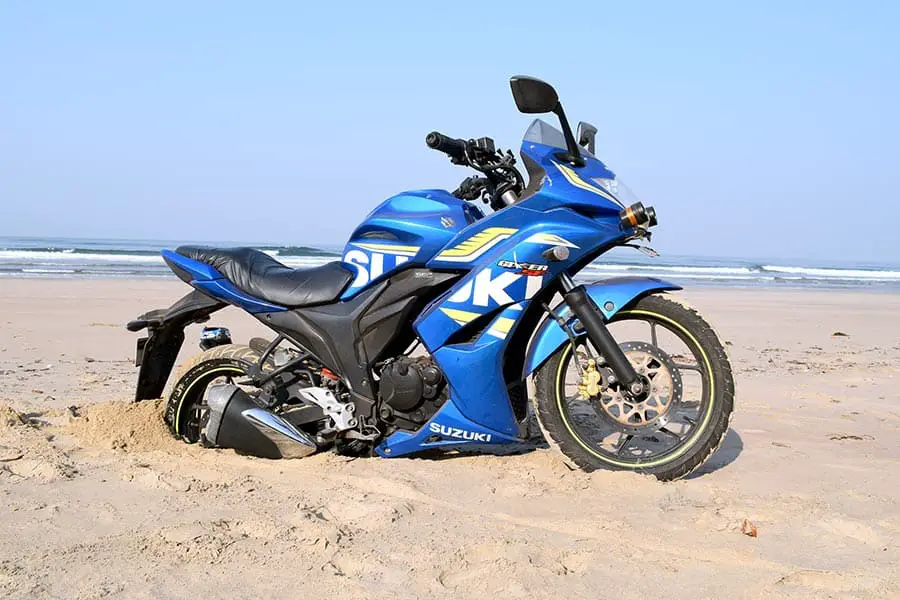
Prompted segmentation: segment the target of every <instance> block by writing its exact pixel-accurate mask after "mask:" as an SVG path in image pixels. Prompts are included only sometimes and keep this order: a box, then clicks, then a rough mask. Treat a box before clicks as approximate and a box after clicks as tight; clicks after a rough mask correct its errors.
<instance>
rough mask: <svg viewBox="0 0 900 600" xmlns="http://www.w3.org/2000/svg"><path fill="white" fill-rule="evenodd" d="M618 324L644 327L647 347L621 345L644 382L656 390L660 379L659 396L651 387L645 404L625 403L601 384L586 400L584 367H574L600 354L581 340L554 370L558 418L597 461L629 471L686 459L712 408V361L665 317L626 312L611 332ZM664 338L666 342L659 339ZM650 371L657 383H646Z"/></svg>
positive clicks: (636, 343) (612, 389)
mask: <svg viewBox="0 0 900 600" xmlns="http://www.w3.org/2000/svg"><path fill="white" fill-rule="evenodd" d="M622 322H628V323H630V324H640V323H644V325H643V327H645V328H646V333H648V334H649V338H650V339H649V340H647V341H631V339H630V338H625V339H629V341H628V342H625V343H622V344H620V346H621V347H622V348H623V350H624V351H625V354H626V356H628V357H629V359H630V360H631V361H632V364H634V365H635V367H636V370H637V371H638V374H639V375H642V376H644V377H645V380H646V381H648V382H650V383H651V384H656V380H657V378H659V377H661V379H658V386H657V389H656V390H653V389H652V387H651V393H650V396H648V398H647V399H646V400H645V401H644V402H642V403H634V402H629V401H628V400H627V397H625V396H623V395H622V394H621V393H618V392H617V390H616V389H615V385H609V384H608V383H607V378H606V377H605V376H604V377H603V378H602V379H603V381H602V388H603V389H602V391H601V392H600V393H598V394H596V395H590V397H589V398H588V399H586V398H585V389H586V388H590V386H585V385H583V381H584V380H585V379H584V373H583V370H584V364H582V363H580V362H579V365H576V364H575V361H580V360H582V357H583V355H584V352H585V349H587V351H589V352H592V353H593V355H594V356H596V355H597V353H596V352H594V351H592V350H591V348H590V346H588V344H587V342H586V340H584V338H582V339H581V340H579V341H578V343H577V345H576V346H575V352H574V353H573V346H572V345H571V344H570V345H569V346H567V347H566V349H565V350H564V353H563V356H562V358H561V360H560V363H559V369H558V371H557V376H556V381H557V385H556V389H557V406H558V409H559V414H560V416H561V417H562V420H563V423H564V424H565V426H566V428H567V429H568V430H569V433H571V434H572V436H573V437H574V438H575V441H576V442H577V443H578V444H579V445H581V446H582V447H583V448H584V449H585V450H587V451H588V452H589V453H591V454H592V455H594V456H595V457H597V458H598V459H600V460H601V461H603V462H606V463H608V464H611V465H614V466H618V467H622V468H631V469H634V468H649V467H654V466H659V465H662V464H665V463H667V462H670V461H672V460H675V459H676V458H678V457H679V456H681V455H682V454H684V452H686V451H687V450H688V449H690V448H691V447H692V446H694V445H695V443H696V442H697V441H698V439H699V438H700V436H701V435H702V434H703V432H704V431H705V430H706V427H707V425H708V423H709V418H710V415H711V414H712V407H713V403H714V402H715V386H714V379H713V374H712V365H711V361H710V360H709V357H708V356H707V354H706V352H705V351H704V350H703V348H702V346H701V345H700V343H699V342H698V341H697V339H696V338H695V337H694V336H693V335H692V334H691V333H690V332H689V331H688V330H687V329H685V328H684V326H683V325H681V324H680V323H678V322H676V321H674V320H673V319H671V318H669V317H667V316H665V315H660V314H658V313H655V312H652V311H646V310H634V311H623V312H621V313H619V314H618V315H616V318H615V319H614V320H613V322H612V323H611V327H612V325H613V324H614V323H622ZM662 331H665V332H666V334H667V335H666V336H661V335H660V334H661V332H662ZM614 335H615V336H616V339H623V338H621V337H619V336H618V335H616V334H614ZM662 337H666V338H667V339H674V340H677V341H680V342H681V344H682V345H681V348H680V349H675V350H674V351H672V350H670V351H666V349H665V348H663V347H662V346H664V343H663V340H662V339H661V338H662ZM635 363H637V364H635ZM579 366H581V367H582V369H581V370H579V368H578V367H579ZM598 368H600V367H598ZM606 370H607V371H608V367H607V368H606ZM642 370H643V371H644V373H643V374H642V373H641V371H642ZM648 371H652V372H653V373H654V375H653V376H652V377H647V372H648ZM688 373H689V374H690V375H691V377H689V378H687V379H691V380H692V381H691V382H690V385H685V384H684V382H683V380H684V379H686V377H685V375H686V374H688ZM579 383H582V385H581V386H580V387H579ZM591 391H597V390H596V388H593V389H591Z"/></svg>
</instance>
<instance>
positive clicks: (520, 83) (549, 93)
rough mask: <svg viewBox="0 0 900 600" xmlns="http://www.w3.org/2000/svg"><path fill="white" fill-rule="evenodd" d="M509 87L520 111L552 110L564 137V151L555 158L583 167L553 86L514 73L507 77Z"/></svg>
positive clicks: (542, 111)
mask: <svg viewBox="0 0 900 600" xmlns="http://www.w3.org/2000/svg"><path fill="white" fill-rule="evenodd" d="M509 87H510V89H512V95H513V98H514V99H515V101H516V106H517V107H518V109H519V111H520V112H523V113H526V114H534V113H548V112H552V113H553V114H555V115H556V116H557V117H559V125H560V127H562V130H563V135H564V136H565V137H566V151H565V152H559V153H557V154H556V158H558V159H559V160H562V161H565V162H567V163H570V164H572V165H574V166H576V167H583V166H584V159H583V158H582V157H581V150H580V149H579V146H578V144H576V143H575V136H574V135H572V128H571V127H570V126H569V121H568V119H566V113H565V111H563V107H562V104H560V102H559V96H558V95H557V93H556V90H554V89H553V86H552V85H550V84H549V83H547V82H545V81H541V80H540V79H535V78H534V77H527V76H525V75H515V76H513V77H510V78H509Z"/></svg>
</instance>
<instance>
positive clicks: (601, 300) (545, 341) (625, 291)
mask: <svg viewBox="0 0 900 600" xmlns="http://www.w3.org/2000/svg"><path fill="white" fill-rule="evenodd" d="M585 288H586V290H587V293H588V296H590V297H591V299H592V300H593V301H594V303H595V304H596V305H597V306H598V307H599V308H600V311H601V312H602V313H603V317H604V319H605V320H606V321H609V320H610V319H612V318H613V315H615V314H616V313H617V312H619V311H620V310H622V309H623V308H625V307H626V306H628V305H629V304H631V303H633V302H634V301H635V300H637V299H639V298H641V297H642V296H646V295H647V294H652V293H655V292H664V291H670V290H680V289H681V286H678V285H675V284H674V283H669V282H668V281H663V280H661V279H656V278H653V277H616V278H613V279H606V280H603V281H598V282H595V283H589V284H586V285H585ZM556 314H557V316H559V317H560V318H561V319H562V320H563V321H565V322H566V324H567V326H568V328H569V331H570V332H571V333H572V334H573V335H574V336H575V337H581V336H584V335H586V333H585V332H584V331H581V332H575V330H574V325H575V324H576V323H577V322H578V320H577V319H576V318H575V317H573V316H572V311H571V309H570V308H569V307H568V306H567V305H565V304H560V305H559V306H557V310H556ZM568 341H569V336H568V334H567V333H566V332H565V331H564V330H563V328H562V327H560V326H559V323H557V321H556V320H555V319H552V318H547V319H545V320H544V322H543V323H542V324H541V326H540V327H539V328H538V330H537V332H536V333H535V334H534V336H533V337H532V338H531V344H529V347H528V353H527V354H526V355H525V366H524V372H523V374H522V375H523V378H525V377H528V376H529V375H531V374H532V373H533V372H534V371H536V370H537V369H538V368H539V367H540V366H541V365H542V364H544V363H545V362H546V361H547V359H548V358H550V357H551V356H552V355H553V354H554V353H555V352H556V351H557V350H558V349H559V348H560V347H562V345H563V344H565V343H567V342H568Z"/></svg>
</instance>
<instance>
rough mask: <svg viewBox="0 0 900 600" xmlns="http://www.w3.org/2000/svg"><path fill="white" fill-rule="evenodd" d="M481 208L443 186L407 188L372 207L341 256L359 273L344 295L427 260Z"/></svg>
mask: <svg viewBox="0 0 900 600" xmlns="http://www.w3.org/2000/svg"><path fill="white" fill-rule="evenodd" d="M482 217H483V214H482V213H481V211H480V210H479V209H478V208H476V207H475V206H472V205H471V204H469V203H467V202H464V201H463V200H460V199H459V198H456V197H455V196H453V195H451V194H449V193H448V192H446V191H444V190H419V191H413V192H405V193H403V194H399V195H397V196H394V197H393V198H388V199H387V200H385V201H384V202H382V203H381V205H379V206H378V208H376V209H375V210H373V211H372V212H371V213H369V215H368V216H367V217H366V219H365V220H364V221H363V222H362V224H361V225H360V226H359V227H357V228H356V230H355V231H354V232H353V234H352V235H351V236H350V241H349V242H347V245H346V246H345V247H344V252H343V255H342V259H341V260H342V262H343V264H344V266H345V267H347V268H348V269H350V270H351V271H353V272H354V273H355V274H356V277H355V278H354V279H353V281H352V282H351V283H350V286H349V287H348V288H347V289H346V290H344V293H343V294H342V295H341V299H342V300H347V299H349V298H352V297H353V296H355V295H356V294H358V293H359V292H361V291H362V290H364V289H366V288H367V287H368V286H369V285H370V284H372V283H374V282H377V281H380V280H382V279H384V278H385V277H387V276H389V275H390V274H391V273H393V272H394V271H396V270H398V269H401V268H406V267H409V266H413V265H416V266H423V265H425V263H427V262H428V260H429V259H430V258H431V257H432V256H434V254H435V253H436V252H437V251H438V250H440V249H441V248H442V247H443V246H444V245H445V244H446V243H447V242H449V241H450V240H451V239H452V238H453V237H454V236H455V235H456V234H457V233H458V232H460V231H462V230H464V229H465V228H466V227H467V226H468V225H469V224H470V223H474V222H475V221H477V220H478V219H481V218H482Z"/></svg>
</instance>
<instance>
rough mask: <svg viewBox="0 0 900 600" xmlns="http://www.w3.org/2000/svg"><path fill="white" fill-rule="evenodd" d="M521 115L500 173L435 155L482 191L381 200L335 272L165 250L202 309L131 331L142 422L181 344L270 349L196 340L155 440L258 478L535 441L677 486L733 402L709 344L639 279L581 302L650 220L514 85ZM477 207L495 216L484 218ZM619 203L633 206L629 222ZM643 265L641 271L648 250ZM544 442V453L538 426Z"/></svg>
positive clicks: (189, 249) (497, 166)
mask: <svg viewBox="0 0 900 600" xmlns="http://www.w3.org/2000/svg"><path fill="white" fill-rule="evenodd" d="M510 86H511V88H512V94H513V97H514V99H515V102H516V105H517V107H518V109H519V110H520V111H521V112H523V113H553V114H555V115H556V117H557V118H558V121H559V125H560V128H559V129H557V128H555V127H553V126H551V125H549V124H548V123H546V122H544V121H542V120H539V119H538V120H535V121H534V122H533V124H532V125H531V126H530V127H529V129H528V131H527V133H526V135H525V138H524V141H523V143H522V147H521V157H522V161H523V163H524V166H525V170H526V172H527V175H528V178H529V180H528V183H527V184H526V182H525V181H524V178H523V176H522V174H521V173H520V172H519V171H518V170H517V168H516V167H515V164H516V160H515V158H514V156H513V154H512V152H510V151H507V152H505V153H504V152H501V151H499V150H497V149H496V148H495V145H494V142H493V140H491V139H490V138H487V137H483V138H479V139H469V140H463V139H452V138H449V137H447V136H444V135H442V134H439V133H437V132H433V133H430V134H428V136H427V137H426V144H427V145H428V146H429V147H430V148H433V149H435V150H438V151H440V152H443V153H444V154H446V155H447V156H449V158H450V161H451V162H452V163H454V164H456V165H460V166H465V167H470V168H472V169H474V170H475V171H477V172H478V175H476V176H472V177H469V178H467V179H466V180H465V181H463V182H462V184H461V185H460V186H459V189H457V190H456V191H455V192H453V193H449V192H447V191H444V190H436V189H432V190H420V191H411V192H404V193H402V194H399V195H397V196H394V197H392V198H390V199H388V200H386V201H385V202H384V203H382V204H381V205H380V206H378V208H376V209H375V210H374V211H372V213H370V214H369V215H368V217H366V219H365V221H364V222H363V223H362V224H361V225H360V226H359V227H357V228H356V230H355V231H354V232H353V234H352V235H351V237H350V240H349V241H348V242H347V245H346V248H345V250H344V252H343V255H342V258H341V260H339V261H335V262H332V263H329V264H326V265H323V266H320V267H316V268H310V269H292V268H289V267H287V266H285V265H283V264H281V263H279V262H278V261H277V260H275V259H274V258H273V257H271V256H269V255H268V254H265V253H263V252H260V251H257V250H253V249H251V248H208V247H197V246H183V247H180V248H178V249H177V250H175V251H169V250H163V251H162V256H163V258H164V259H165V262H166V263H167V264H168V266H169V267H170V268H171V269H172V271H173V272H174V273H175V274H176V275H177V276H178V277H179V278H181V279H182V280H183V281H184V282H186V283H187V284H189V285H190V286H191V287H193V288H194V289H193V291H191V292H190V293H189V294H187V295H186V296H185V297H184V298H182V299H181V300H179V301H178V302H176V303H175V304H174V305H172V306H171V307H169V308H168V309H160V310H155V311H151V312H148V313H146V314H144V315H142V316H140V317H139V318H138V319H137V320H135V321H132V322H131V323H129V324H128V329H129V330H131V331H141V330H144V329H147V330H148V334H149V335H148V336H147V337H146V338H143V339H140V340H139V341H138V344H137V347H138V351H137V360H136V363H137V365H138V366H140V375H139V377H138V382H137V393H136V398H137V399H138V400H142V399H150V398H158V397H160V396H161V395H162V392H163V388H164V386H165V385H166V382H167V380H168V379H169V376H170V373H171V371H172V368H173V365H174V363H175V360H176V356H177V355H178V353H179V350H180V348H181V346H182V343H183V341H184V338H185V334H184V329H185V327H186V326H187V325H189V324H191V323H201V322H206V321H207V320H208V319H209V317H210V315H211V314H212V313H214V312H215V311H217V310H219V309H221V308H224V307H225V306H228V305H233V306H237V307H240V308H242V309H244V310H245V311H247V312H248V313H250V314H251V315H252V316H254V317H255V318H256V319H258V320H259V321H261V322H262V323H263V324H264V325H266V326H267V327H268V328H270V329H271V330H272V332H273V337H272V338H271V339H261V338H255V339H253V340H250V341H249V344H248V345H238V344H235V343H233V342H232V340H231V336H230V333H229V331H228V330H227V329H225V328H221V327H206V328H204V329H203V332H202V334H201V340H200V345H201V348H202V349H203V350H204V351H203V352H202V353H201V354H199V355H198V356H197V357H195V358H194V359H192V360H190V361H189V362H188V363H187V364H186V365H184V366H183V367H182V369H181V372H180V374H178V375H176V376H175V377H173V378H172V379H173V383H172V385H171V389H170V391H169V393H168V394H167V405H166V409H165V421H166V423H167V424H168V426H169V427H170V428H171V430H172V432H173V433H174V435H176V436H177V437H179V438H181V439H183V440H184V441H186V442H189V443H197V442H199V443H202V444H204V445H207V446H210V447H218V448H232V449H234V450H236V451H238V452H240V453H244V454H249V455H254V456H258V457H265V458H296V457H303V456H307V455H309V454H312V453H314V452H318V451H322V450H324V449H328V448H334V449H336V450H337V451H338V452H342V453H348V454H354V455H367V454H374V455H377V456H381V457H385V458H387V457H398V456H407V455H411V454H415V453H421V452H424V451H434V450H436V449H438V450H454V451H459V450H465V449H467V448H468V449H472V450H476V449H477V450H478V451H480V452H484V451H486V450H488V449H490V448H495V447H499V446H503V445H510V444H522V443H523V442H527V441H529V440H532V441H533V439H534V438H536V437H539V436H540V434H541V433H543V436H544V437H545V439H546V440H547V442H548V443H549V444H550V445H551V446H553V447H554V448H557V449H558V450H559V451H561V452H562V453H563V454H564V455H565V456H566V457H568V460H569V461H570V462H571V463H574V464H575V465H577V466H579V467H581V468H583V469H585V470H593V469H597V468H611V469H621V470H631V471H637V472H641V473H648V474H652V475H655V476H656V477H658V478H659V479H663V480H670V479H675V478H678V477H682V476H684V475H686V474H688V473H690V472H691V471H693V470H694V469H696V468H697V467H699V466H700V465H701V464H703V462H704V461H705V460H706V459H707V458H708V457H709V456H710V455H711V454H712V453H713V452H714V451H715V449H716V448H717V447H718V446H719V444H720V443H721V441H722V439H723V437H724V435H725V433H726V430H727V428H728V423H729V417H730V416H731V412H732V405H733V396H734V383H733V379H732V374H731V367H730V365H729V363H728V359H727V357H726V354H725V350H724V348H723V347H722V344H721V343H720V341H719V339H718V338H717V337H716V334H715V333H714V331H713V330H712V328H711V327H710V326H709V325H708V324H707V323H706V322H705V321H704V320H703V319H702V318H701V317H700V315H698V314H697V312H695V311H694V310H693V309H691V308H689V307H688V306H686V305H685V304H683V303H682V302H679V301H678V300H675V299H674V298H672V297H671V296H670V295H669V294H667V292H672V291H675V290H678V289H680V288H679V286H677V285H674V284H672V283H667V282H665V281H661V280H659V279H654V278H650V277H620V278H612V279H606V280H603V281H595V282H591V283H587V282H583V281H581V279H580V278H579V277H578V273H579V271H581V270H582V269H583V268H584V267H585V266H587V265H588V264H590V263H591V262H592V261H593V260H595V259H596V258H597V257H598V256H600V255H602V254H603V253H604V252H607V251H609V250H610V249H612V248H615V247H617V246H636V247H639V248H643V249H648V247H647V246H645V244H646V242H648V241H649V238H650V231H649V230H650V228H651V227H653V226H654V225H656V213H655V211H654V210H653V209H652V208H651V207H645V206H644V205H643V204H641V203H640V202H631V201H630V200H631V199H632V198H631V195H630V192H629V191H628V188H627V187H625V185H624V184H623V183H622V182H621V181H619V179H618V178H617V177H616V175H615V174H614V173H613V172H612V171H611V170H609V168H607V166H606V165H605V164H604V163H603V162H601V161H600V160H599V159H597V158H596V157H595V156H594V149H595V148H594V146H595V134H596V131H597V130H596V128H595V127H593V126H591V125H589V124H587V123H581V124H579V126H578V128H577V132H576V133H577V140H576V135H575V134H573V132H572V130H571V128H570V126H569V123H568V120H567V119H566V116H565V112H564V111H563V107H562V105H561V104H560V102H559V99H558V96H557V93H556V91H555V90H554V89H553V87H551V86H550V85H549V84H547V83H545V82H543V81H540V80H537V79H533V78H530V77H513V78H512V79H511V80H510ZM479 201H483V202H485V203H486V204H488V205H489V206H490V209H492V210H489V211H488V210H482V209H481V208H480V207H479V206H478V205H477V203H478V202H479ZM626 203H627V205H626ZM648 251H649V249H648ZM535 422H536V424H537V426H538V427H539V428H540V431H537V428H536V427H535V426H534V425H533V424H534V423H535Z"/></svg>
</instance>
